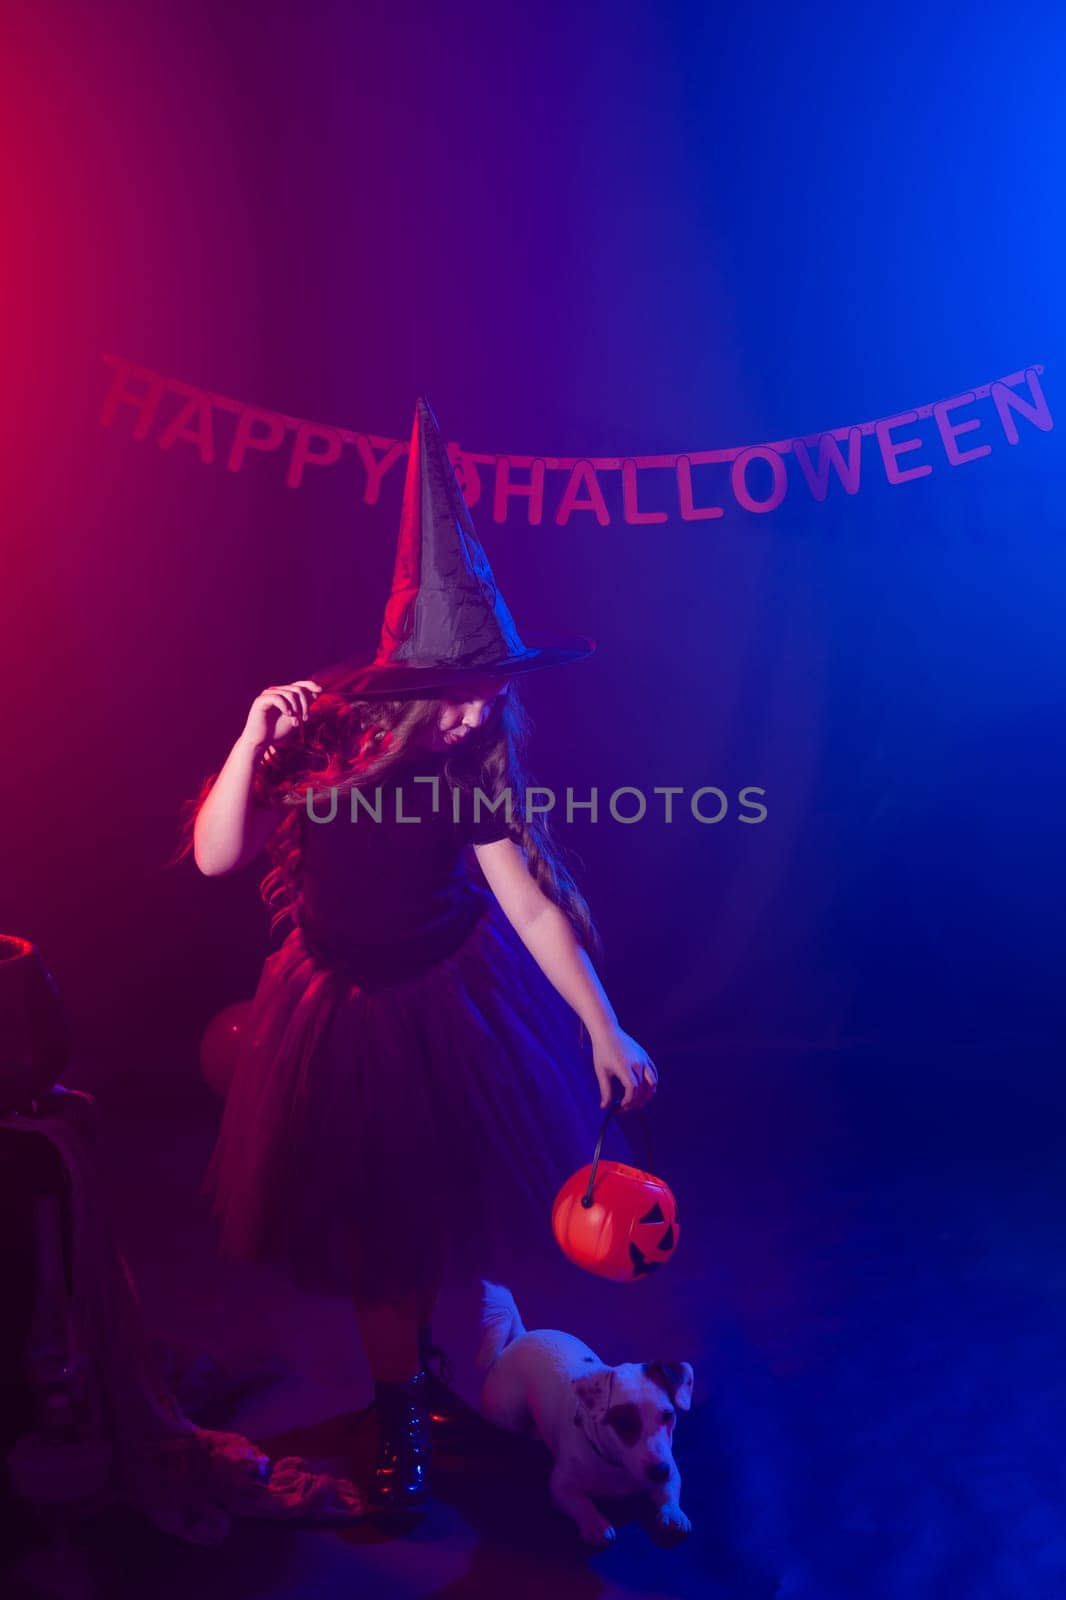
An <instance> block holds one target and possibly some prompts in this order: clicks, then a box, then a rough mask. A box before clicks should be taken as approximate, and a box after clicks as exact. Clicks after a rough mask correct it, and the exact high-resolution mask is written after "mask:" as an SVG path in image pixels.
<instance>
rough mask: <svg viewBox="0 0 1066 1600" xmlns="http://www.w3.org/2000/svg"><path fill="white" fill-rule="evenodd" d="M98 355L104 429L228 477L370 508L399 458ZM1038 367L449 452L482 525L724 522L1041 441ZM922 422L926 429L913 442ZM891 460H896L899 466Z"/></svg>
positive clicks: (376, 442)
mask: <svg viewBox="0 0 1066 1600" xmlns="http://www.w3.org/2000/svg"><path fill="white" fill-rule="evenodd" d="M103 359H104V361H105V362H106V364H107V365H108V366H110V367H111V368H112V369H113V371H114V376H113V379H112V382H111V388H110V391H109V393H108V395H107V398H106V399H105V401H104V405H103V410H102V411H101V414H100V421H101V423H102V424H103V425H104V426H105V427H110V426H111V425H112V424H113V423H114V421H115V419H116V417H117V416H118V415H119V411H120V408H121V409H122V413H123V415H124V416H125V415H128V414H129V413H131V412H132V414H133V415H134V417H135V418H136V420H135V422H134V424H133V428H132V437H133V438H134V439H137V440H141V441H143V440H146V439H148V438H153V439H154V441H155V443H156V444H157V445H158V446H159V448H160V449H161V450H171V449H173V447H174V446H175V445H176V444H179V443H180V444H182V445H183V446H184V447H186V448H188V447H190V446H191V447H192V448H193V449H195V450H196V452H197V454H198V455H199V458H200V461H201V462H202V463H203V465H204V466H212V465H214V464H215V463H216V462H217V461H219V460H222V461H224V462H225V465H226V468H227V470H228V471H229V472H239V471H240V470H241V469H242V468H243V467H244V466H245V464H246V462H247V461H248V460H249V459H254V458H255V457H257V456H258V457H262V456H263V455H270V454H273V453H274V452H278V451H280V452H282V457H281V459H282V460H283V461H284V462H285V483H286V484H287V485H288V487H289V488H290V489H298V488H299V487H300V486H301V484H302V483H303V482H304V478H305V474H306V473H307V471H308V469H309V468H310V469H316V470H317V469H318V468H321V467H332V466H335V465H337V464H340V465H341V466H342V467H344V466H345V465H346V464H348V463H350V462H352V461H353V460H354V461H357V462H358V464H359V471H360V474H361V489H362V499H363V502H364V504H365V505H375V504H376V503H377V501H378V500H379V498H380V495H381V486H382V483H383V481H384V479H385V477H386V474H392V479H396V478H398V477H399V476H400V475H399V474H398V473H396V472H395V470H394V469H395V468H396V467H397V465H398V464H399V462H400V461H402V460H403V458H404V457H405V456H406V454H407V451H408V444H407V441H406V440H403V439H393V438H389V437H388V436H386V435H384V434H377V433H359V432H355V431H354V430H352V429H350V428H342V427H335V426H333V425H331V424H329V423H324V422H311V421H309V420H308V419H307V418H305V417H292V416H288V415H286V414H285V413H283V412H280V411H271V410H267V409H265V408H264V407H262V406H255V405H249V404H248V403H247V402H246V401H243V400H235V399H233V398H232V397H230V396H228V395H222V394H217V393H215V392H214V391H211V390H206V389H197V388H195V387H194V386H193V385H191V384H188V383H184V382H183V381H182V380H181V379H179V378H166V377H163V376H162V375H161V374H160V373H158V372H153V371H151V370H150V369H149V368H147V367H142V366H138V365H137V364H135V363H134V362H132V361H126V360H124V359H122V358H121V357H119V356H112V355H107V356H104V358H103ZM1043 371H1044V368H1043V366H1042V365H1034V366H1030V367H1026V368H1025V369H1024V371H1019V372H1012V373H1010V374H1009V375H1008V376H1007V377H1005V378H996V379H993V380H992V381H991V382H990V383H985V384H982V385H980V387H978V388H976V389H971V390H969V391H968V392H967V393H965V394H956V395H952V396H951V397H950V398H949V399H947V400H938V401H935V402H933V403H931V404H928V405H922V406H918V407H916V408H915V409H914V410H910V411H900V412H897V413H896V414H895V415H893V416H888V417H882V418H880V419H878V420H876V421H872V422H860V423H855V424H852V425H851V426H850V427H843V428H833V429H829V430H827V431H826V432H823V433H812V434H804V435H802V436H800V437H797V438H792V439H778V440H774V441H772V442H770V443H764V444H750V445H737V446H733V447H730V448H727V449H721V450H689V451H686V452H685V453H683V454H682V453H678V454H667V455H643V456H626V457H622V456H587V457H575V456H541V455H529V454H508V455H494V454H484V453H482V452H479V451H474V450H464V449H463V447H462V446H461V445H459V444H457V443H455V442H454V441H453V442H452V443H450V444H449V445H448V454H449V456H450V457H451V460H452V463H453V465H454V467H455V473H456V477H457V478H458V480H459V484H460V487H461V489H462V491H463V495H464V497H465V499H466V502H467V505H469V506H470V507H471V508H473V507H474V506H476V505H477V504H478V502H479V501H480V500H481V498H482V496H483V495H484V494H486V493H487V494H488V496H489V498H490V502H491V512H492V520H493V522H505V521H506V520H507V519H508V517H509V516H510V515H511V514H512V512H513V511H514V510H515V509H516V508H517V509H518V510H519V511H521V510H523V509H524V511H525V517H526V521H527V523H528V524H529V525H530V526H531V527H537V526H538V525H539V524H540V523H541V522H542V521H543V519H544V513H545V508H546V504H547V502H548V500H549V499H550V500H551V501H552V504H553V508H554V509H553V510H552V520H553V521H554V522H555V523H556V525H557V526H559V527H565V526H566V525H567V524H568V523H569V521H570V519H571V517H573V516H574V515H575V514H576V513H578V512H585V513H588V514H591V515H592V516H594V517H595V519H596V521H597V522H598V523H599V525H600V527H602V528H605V527H607V526H609V525H610V524H611V523H612V522H617V521H619V520H621V521H623V522H625V523H628V524H630V525H631V526H640V525H642V524H645V523H662V522H667V521H669V520H670V519H671V517H678V518H680V520H681V521H682V522H706V521H712V520H715V519H717V518H720V517H723V516H725V514H726V509H727V507H728V508H729V509H731V510H735V509H739V510H741V511H745V512H751V513H755V514H758V515H765V514H766V513H767V512H770V511H776V510H777V509H778V507H779V506H780V505H781V504H782V503H783V502H784V500H785V498H786V496H787V495H788V493H789V491H790V490H791V489H792V488H793V487H795V488H798V489H800V490H803V489H805V490H806V491H807V493H808V494H809V495H810V497H811V499H812V500H816V501H823V500H825V499H826V497H827V495H828V494H829V487H830V479H831V478H832V479H835V480H836V482H837V483H839V484H840V486H841V488H842V489H843V492H844V493H845V494H848V495H855V494H858V492H859V488H860V484H861V481H862V471H863V466H864V463H866V464H867V468H868V470H869V463H870V461H871V459H872V462H873V466H874V471H875V474H876V475H877V476H880V475H881V474H883V476H884V479H885V481H887V482H888V483H889V484H902V483H908V482H910V481H911V480H912V479H914V478H924V477H927V476H928V475H929V474H930V473H931V472H932V470H933V465H932V462H931V461H922V460H920V458H916V455H915V452H918V451H921V450H924V449H930V450H932V451H933V452H934V453H935V459H937V460H938V461H940V462H943V461H946V462H947V464H948V465H949V466H951V467H961V466H964V465H965V464H966V463H967V462H969V461H976V460H977V459H978V458H979V457H980V456H987V455H989V454H990V453H991V451H992V446H991V444H989V443H987V442H983V443H980V444H978V443H975V442H974V441H973V439H972V438H971V440H970V442H969V444H968V446H967V447H963V446H962V445H961V444H960V443H959V440H960V439H961V437H962V436H963V435H965V434H970V435H971V436H972V435H973V434H974V433H976V431H977V430H978V429H979V428H981V427H982V425H983V424H984V423H986V422H988V423H991V424H993V425H994V426H996V427H997V430H998V431H997V433H995V434H994V435H993V437H995V438H998V437H1000V435H1002V437H1003V438H1005V439H1006V441H1007V443H1008V444H1011V445H1016V444H1017V443H1018V440H1019V433H1018V425H1017V422H1016V420H1015V419H1016V417H1021V418H1022V419H1023V420H1024V421H1025V422H1026V423H1029V424H1031V425H1032V426H1033V427H1035V428H1037V429H1039V430H1040V431H1041V432H1043V433H1048V432H1050V431H1051V429H1052V428H1053V426H1054V423H1053V421H1052V417H1051V411H1050V409H1049V407H1048V403H1047V400H1046V398H1045V396H1044V392H1043V390H1042V388H1041V386H1040V375H1041V374H1042V373H1043ZM1022 385H1024V389H1022V388H1021V387H1020V386H1022ZM979 402H989V403H988V404H987V405H986V406H985V407H984V413H983V415H982V414H979V413H978V414H972V415H967V413H966V409H965V408H967V407H970V406H977V405H978V403H979ZM919 423H931V424H932V426H931V427H927V428H926V430H925V434H924V435H923V434H922V432H921V431H920V430H918V429H917V424H919ZM904 430H906V431H904ZM868 438H869V439H872V440H873V441H874V445H873V449H872V450H864V448H863V442H864V440H866V439H868ZM842 444H843V445H844V446H845V448H844V450H843V451H842V450H841V445H842ZM901 458H907V465H902V464H901ZM790 460H791V461H792V463H793V466H792V469H791V471H790V470H789V468H788V465H787V463H788V461H790ZM878 469H880V470H878ZM392 479H390V481H392ZM549 490H550V491H551V493H550V495H549ZM557 491H558V493H557ZM656 502H657V503H656ZM619 512H620V513H621V517H620V519H619Z"/></svg>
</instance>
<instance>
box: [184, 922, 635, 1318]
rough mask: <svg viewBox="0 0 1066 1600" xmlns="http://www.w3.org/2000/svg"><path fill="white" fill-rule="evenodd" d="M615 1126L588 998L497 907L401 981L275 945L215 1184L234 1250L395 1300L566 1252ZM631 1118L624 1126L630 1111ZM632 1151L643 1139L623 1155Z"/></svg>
mask: <svg viewBox="0 0 1066 1600" xmlns="http://www.w3.org/2000/svg"><path fill="white" fill-rule="evenodd" d="M602 1119H603V1112H602V1111H601V1109H600V1104H599V1088H598V1085H597V1082H596V1078H595V1074H594V1073H593V1070H592V1053H591V1049H590V1047H589V1045H588V1043H587V1041H586V1040H585V1039H584V1038H583V1037H582V1034H581V1031H580V1023H579V1020H578V1018H577V1016H576V1014H575V1012H574V1011H573V1010H572V1008H571V1007H570V1006H569V1005H568V1004H567V1002H566V1001H565V1000H563V998H562V997H561V995H560V994H559V993H558V992H557V990H556V989H555V988H554V986H553V985H552V984H551V983H550V982H549V980H548V979H547V978H546V977H545V975H544V973H543V972H542V971H541V970H540V967H539V966H538V965H537V963H536V961H535V960H534V959H533V957H532V956H531V955H530V953H529V951H528V950H527V949H526V947H525V945H524V944H523V943H522V941H521V939H520V937H519V936H518V934H517V933H516V932H515V930H514V928H513V927H512V926H511V924H510V922H509V921H508V920H507V918H506V916H505V915H504V913H503V912H502V910H501V909H500V907H499V905H498V903H497V902H496V901H495V899H493V900H492V901H491V903H490V905H489V907H488V909H487V910H486V912H485V914H484V916H483V917H482V918H481V920H480V921H479V922H478V924H477V925H476V927H475V928H474V930H473V932H472V933H471V934H470V935H469V937H468V938H467V939H466V941H465V943H464V944H463V945H462V946H461V947H460V948H459V950H458V951H456V953H455V954H454V955H452V956H449V957H448V958H447V959H446V960H444V961H441V962H439V963H438V964H437V965H436V966H433V967H431V968H430V969H429V970H428V971H426V972H424V973H423V974H421V975H419V976H418V977H415V978H412V979H409V980H408V981H406V982H403V983H398V984H395V985H393V986H392V987H389V988H384V989H376V990H373V991H371V990H368V989H365V988H361V987H360V986H359V985H358V984H357V983H355V982H354V981H352V979H351V978H350V977H349V976H346V975H345V973H344V972H343V971H342V970H339V969H336V968H332V967H328V966H323V965H322V964H320V962H319V961H318V960H316V959H315V958H314V957H313V956H312V955H311V953H310V952H309V950H308V949H307V946H306V944H305V942H304V939H303V935H302V933H301V930H300V929H299V928H295V929H294V930H293V931H292V932H291V933H290V934H289V936H288V937H287V938H286V940H285V941H284V943H283V944H282V945H281V946H280V947H279V948H278V949H277V950H276V951H275V952H273V953H272V954H271V955H270V956H268V957H267V959H266V962H265V963H264V966H263V971H262V974H261V976H260V980H259V984H258V987H257V990H256V994H255V999H254V1002H253V1007H252V1013H251V1016H250V1018H249V1021H248V1024H247V1026H246V1029H245V1034H244V1038H243V1042H242V1047H241V1052H240V1057H239V1060H238V1063H237V1068H236V1071H235V1074H234V1078H233V1082H232V1085H231V1087H230V1091H229V1095H228V1098H227V1102H226V1107H225V1112H224V1115H223V1120H222V1126H221V1129H220V1132H219V1136H218V1141H217V1143H216V1146H215V1149H214V1152H213V1154H212V1157H211V1161H210V1164H209V1167H208V1170H207V1173H206V1176H205V1179H204V1186H203V1187H204V1192H205V1193H206V1194H208V1195H210V1196H211V1198H212V1200H213V1205H214V1210H215V1214H216V1216H217V1218H218V1220H219V1223H220V1249H221V1251H222V1254H223V1255H225V1256H229V1257H232V1258H239V1259H243V1260H249V1261H261V1262H273V1263H275V1264H277V1265H279V1266H281V1267H283V1268H284V1269H285V1270H286V1271H287V1272H288V1273H289V1274H290V1275H291V1276H292V1278H293V1280H294V1281H295V1282H297V1283H299V1284H300V1285H302V1286H304V1287H306V1288H309V1289H313V1290H316V1291H318V1292H323V1293H337V1294H354V1295H356V1296H357V1297H358V1298H359V1299H361V1300H362V1301H363V1302H365V1303H375V1302H382V1301H385V1302H391V1301H394V1300H395V1299H396V1298H397V1297H400V1296H403V1295H405V1294H407V1293H409V1292H411V1291H412V1290H414V1291H418V1290H420V1289H422V1288H424V1287H426V1286H430V1285H435V1284H437V1283H438V1282H439V1283H441V1284H447V1283H449V1282H452V1281H455V1282H460V1281H461V1282H463V1283H469V1282H470V1281H472V1279H473V1278H474V1277H475V1276H478V1275H482V1276H486V1277H489V1278H496V1279H500V1280H502V1281H507V1275H508V1272H509V1270H510V1269H511V1268H512V1267H513V1266H515V1265H516V1264H518V1262H519V1261H520V1260H521V1259H524V1258H526V1257H527V1256H528V1255H529V1253H530V1252H540V1253H547V1254H551V1253H554V1254H555V1255H556V1256H557V1259H558V1263H559V1268H560V1271H570V1272H572V1271H574V1270H575V1269H574V1268H573V1267H572V1266H571V1265H570V1264H569V1263H567V1262H566V1260H565V1258H564V1257H563V1256H562V1254H561V1252H559V1251H558V1247H557V1246H556V1245H555V1244H554V1240H553V1238H552V1234H551V1208H552V1201H553V1199H554V1197H555V1194H556V1191H557V1190H558V1187H559V1185H560V1184H561V1183H562V1182H563V1181H564V1180H565V1179H566V1178H568V1177H569V1176H570V1174H571V1173H572V1172H574V1171H575V1170H576V1169H577V1168H578V1167H581V1166H584V1165H585V1164H587V1163H588V1162H589V1161H591V1160H592V1155H593V1150H594V1147H595V1143H596V1136H597V1133H598V1131H599V1128H600V1125H601V1123H602ZM615 1121H616V1123H617V1121H618V1119H615ZM605 1153H610V1154H613V1155H614V1156H615V1157H616V1159H620V1160H633V1155H632V1151H631V1149H630V1147H629V1144H628V1141H627V1139H626V1136H625V1134H624V1132H623V1131H622V1130H621V1129H620V1128H618V1127H616V1128H614V1129H612V1131H611V1149H610V1152H605Z"/></svg>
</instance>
